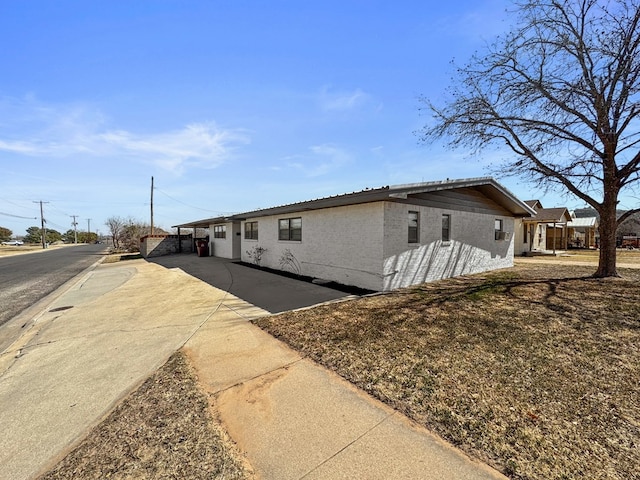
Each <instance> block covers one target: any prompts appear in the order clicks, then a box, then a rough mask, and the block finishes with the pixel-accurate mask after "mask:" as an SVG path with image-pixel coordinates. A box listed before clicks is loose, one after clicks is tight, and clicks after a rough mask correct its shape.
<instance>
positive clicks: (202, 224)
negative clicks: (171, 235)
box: [171, 217, 240, 228]
mask: <svg viewBox="0 0 640 480" xmlns="http://www.w3.org/2000/svg"><path fill="white" fill-rule="evenodd" d="M233 220H240V219H239V218H234V217H213V218H205V219H204V220H195V221H193V222H188V223H181V224H180V225H173V226H172V227H171V228H209V225H213V224H216V223H227V222H231V221H233Z"/></svg>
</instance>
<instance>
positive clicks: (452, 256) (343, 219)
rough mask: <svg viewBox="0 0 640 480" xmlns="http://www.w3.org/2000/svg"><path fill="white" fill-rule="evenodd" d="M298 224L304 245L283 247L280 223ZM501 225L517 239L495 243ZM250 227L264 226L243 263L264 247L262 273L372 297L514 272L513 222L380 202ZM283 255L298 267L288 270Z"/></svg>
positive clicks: (247, 244) (246, 246)
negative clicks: (411, 217)
mask: <svg viewBox="0 0 640 480" xmlns="http://www.w3.org/2000/svg"><path fill="white" fill-rule="evenodd" d="M409 210H412V211H418V212H419V215H420V223H419V226H420V227H419V228H420V233H419V240H420V242H419V243H418V244H409V243H408V212H409ZM443 213H449V214H450V215H451V241H450V242H447V243H446V244H443V243H442V241H441V234H442V214H443ZM294 217H301V218H302V241H301V242H286V241H279V240H278V219H279V218H294ZM496 218H499V219H502V220H503V229H504V231H506V232H510V233H511V235H510V237H509V240H506V241H505V240H498V241H496V240H495V236H494V221H495V219H496ZM250 221H258V229H259V239H258V240H257V241H255V240H246V239H244V236H243V237H242V249H241V250H242V260H243V261H245V262H249V263H253V260H252V259H251V258H250V257H249V255H248V254H247V251H248V250H252V249H253V248H254V247H255V246H260V247H262V248H266V252H265V253H264V255H263V257H262V260H261V263H260V264H261V265H262V266H264V267H269V268H275V269H282V270H289V271H294V272H295V273H299V274H301V275H307V276H311V277H316V278H322V279H326V280H333V281H336V282H339V283H342V284H345V285H356V286H359V287H362V288H368V289H371V290H391V289H394V288H399V287H404V286H409V285H415V284H418V283H423V282H425V281H433V280H437V279H441V278H447V277H450V276H454V275H462V274H469V273H477V272H482V271H486V270H492V269H496V268H504V267H510V266H513V246H514V240H513V238H514V236H513V232H514V219H513V218H511V217H504V216H496V215H489V214H476V213H468V212H460V211H456V210H443V209H434V208H427V207H419V206H415V205H407V204H400V203H392V202H377V203H369V204H363V205H352V206H343V207H336V208H330V209H322V210H315V211H308V212H300V213H297V214H289V215H282V216H267V217H260V218H252V219H250ZM242 231H244V229H242ZM385 234H386V237H385ZM285 253H290V254H291V256H292V261H291V262H290V263H289V264H286V265H283V264H281V261H282V260H283V256H284V254H285ZM216 255H218V254H217V253H216Z"/></svg>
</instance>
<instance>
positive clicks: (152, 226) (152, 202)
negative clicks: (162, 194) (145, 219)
mask: <svg viewBox="0 0 640 480" xmlns="http://www.w3.org/2000/svg"><path fill="white" fill-rule="evenodd" d="M151 235H153V177H151Z"/></svg>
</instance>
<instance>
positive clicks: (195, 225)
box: [174, 218, 216, 253]
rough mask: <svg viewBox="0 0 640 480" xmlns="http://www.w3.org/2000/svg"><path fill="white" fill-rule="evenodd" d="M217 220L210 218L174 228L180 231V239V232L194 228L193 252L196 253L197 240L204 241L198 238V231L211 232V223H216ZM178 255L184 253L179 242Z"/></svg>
mask: <svg viewBox="0 0 640 480" xmlns="http://www.w3.org/2000/svg"><path fill="white" fill-rule="evenodd" d="M215 221H216V219H215V218H208V219H205V220H198V221H196V222H190V223H183V224H181V225H174V228H177V229H178V238H180V230H182V229H183V228H192V229H193V243H192V245H191V252H195V251H196V249H195V244H196V241H197V240H202V238H199V237H198V233H197V232H198V229H199V228H202V229H205V230H207V231H208V230H209V225H211V223H215ZM178 253H183V251H182V243H180V242H178Z"/></svg>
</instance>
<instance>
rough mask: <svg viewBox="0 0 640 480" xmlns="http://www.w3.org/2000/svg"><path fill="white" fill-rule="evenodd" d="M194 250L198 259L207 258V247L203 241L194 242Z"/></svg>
mask: <svg viewBox="0 0 640 480" xmlns="http://www.w3.org/2000/svg"><path fill="white" fill-rule="evenodd" d="M196 250H197V252H198V256H199V257H208V256H209V245H207V242H206V241H205V240H196Z"/></svg>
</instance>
